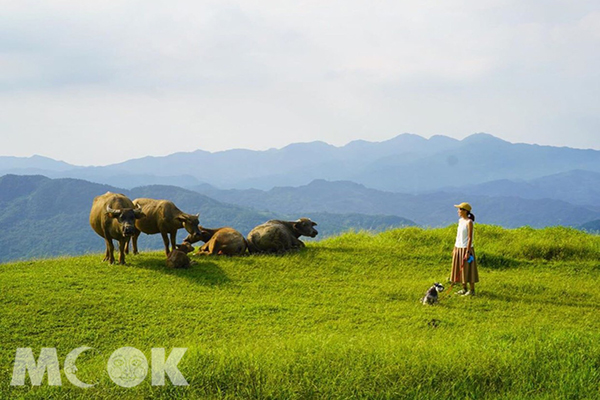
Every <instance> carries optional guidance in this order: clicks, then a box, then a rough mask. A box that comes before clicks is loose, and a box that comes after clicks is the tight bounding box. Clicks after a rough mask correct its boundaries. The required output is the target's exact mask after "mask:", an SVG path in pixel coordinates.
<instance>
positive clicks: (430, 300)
mask: <svg viewBox="0 0 600 400" xmlns="http://www.w3.org/2000/svg"><path fill="white" fill-rule="evenodd" d="M442 291H444V286H443V285H441V284H440V283H437V282H436V283H434V284H433V286H432V287H430V288H429V290H427V292H426V293H425V297H423V298H422V299H421V302H422V303H423V305H427V304H429V305H434V304H435V303H437V302H438V293H439V292H442Z"/></svg>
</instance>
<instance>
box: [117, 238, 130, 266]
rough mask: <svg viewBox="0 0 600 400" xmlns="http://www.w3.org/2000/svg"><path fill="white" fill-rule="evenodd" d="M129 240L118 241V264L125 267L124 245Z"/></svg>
mask: <svg viewBox="0 0 600 400" xmlns="http://www.w3.org/2000/svg"><path fill="white" fill-rule="evenodd" d="M128 242H129V238H126V239H121V240H119V264H122V265H125V245H126V244H127V243H128Z"/></svg>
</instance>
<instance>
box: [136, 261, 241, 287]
mask: <svg viewBox="0 0 600 400" xmlns="http://www.w3.org/2000/svg"><path fill="white" fill-rule="evenodd" d="M191 260H192V265H191V266H190V267H189V268H185V269H183V268H182V269H171V268H167V266H166V258H162V257H160V258H156V257H153V258H148V257H147V256H146V257H144V258H140V259H138V260H137V262H135V263H131V264H128V266H129V267H133V268H142V269H148V270H153V271H156V272H159V273H162V274H165V275H174V276H179V277H182V278H185V279H189V280H191V281H193V282H194V283H197V284H199V285H204V286H216V285H224V284H227V283H229V282H231V279H230V278H229V277H228V276H227V274H226V273H225V271H223V270H222V269H221V267H219V266H218V265H217V264H216V263H214V262H212V261H211V260H210V259H208V258H207V257H192V258H191Z"/></svg>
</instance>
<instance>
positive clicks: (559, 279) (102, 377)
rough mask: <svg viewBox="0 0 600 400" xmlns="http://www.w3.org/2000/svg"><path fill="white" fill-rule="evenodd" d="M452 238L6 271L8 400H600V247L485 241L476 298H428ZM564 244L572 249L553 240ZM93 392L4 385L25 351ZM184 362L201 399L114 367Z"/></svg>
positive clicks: (71, 262)
mask: <svg viewBox="0 0 600 400" xmlns="http://www.w3.org/2000/svg"><path fill="white" fill-rule="evenodd" d="M455 229H456V227H450V228H446V229H435V230H423V229H418V228H405V229H399V230H392V231H387V232H384V233H381V234H378V235H369V234H366V233H358V234H346V235H343V236H340V237H336V238H332V239H329V240H326V241H323V242H319V243H310V244H309V245H308V247H307V249H305V250H304V251H302V252H299V253H295V254H290V255H287V256H285V257H281V256H249V257H241V258H221V257H217V258H207V257H203V258H199V259H198V260H197V262H198V263H197V265H195V266H193V267H192V268H191V269H189V270H167V269H166V268H165V266H164V259H163V255H162V254H160V253H159V252H157V253H145V254H142V255H140V256H137V257H131V262H130V264H129V265H128V266H118V265H113V266H110V265H106V264H104V263H102V262H100V259H101V258H102V255H101V254H92V255H88V256H83V257H77V258H60V259H53V260H44V261H34V262H22V263H13V264H5V265H0V287H2V288H3V290H1V291H0V301H2V304H4V306H5V307H4V309H5V312H3V313H0V343H2V346H1V347H0V382H5V384H4V385H2V386H1V387H0V397H2V398H19V397H26V398H32V399H36V398H39V399H42V398H44V399H45V398H59V397H60V398H83V397H86V398H102V399H103V398H150V397H152V398H160V399H171V398H190V399H191V398H212V399H234V398H273V399H284V398H285V399H289V398H298V399H299V398H332V399H334V398H340V399H341V398H411V399H431V398H443V399H464V398H479V399H497V398H505V399H508V398H539V399H556V398H590V399H591V398H597V396H598V378H599V375H598V360H600V333H599V332H600V322H599V320H598V318H596V316H597V314H598V312H599V311H600V309H599V308H600V307H599V304H600V294H599V293H598V291H597V290H596V286H597V282H598V279H599V278H600V268H598V259H599V258H600V250H599V249H600V238H599V237H597V236H590V235H586V234H583V233H581V232H577V231H574V230H571V229H565V228H552V229H545V230H541V231H536V230H533V229H529V228H522V229H518V230H512V231H508V230H504V229H500V228H497V227H488V226H483V225H479V226H478V227H477V238H478V242H477V244H476V245H477V252H478V257H479V262H480V277H481V282H480V284H479V285H478V295H477V296H475V297H473V298H463V297H459V296H456V295H454V294H447V295H444V297H442V298H441V301H440V304H439V305H438V306H435V307H424V306H422V305H421V304H419V298H420V297H421V296H422V295H423V293H424V292H425V290H426V289H427V288H428V287H429V286H430V285H431V284H432V282H434V281H436V280H439V281H443V279H444V277H446V276H447V274H448V270H449V265H450V252H451V248H452V244H453V239H454V233H455ZM557 238H558V240H557ZM80 346H89V347H92V348H93V350H91V351H89V352H86V353H85V354H83V355H82V356H81V357H80V358H79V360H78V364H77V367H78V372H77V374H78V378H79V379H81V380H82V381H84V382H89V383H96V386H94V387H93V388H90V389H85V390H84V389H79V388H77V387H75V386H73V385H71V384H70V383H69V382H68V381H67V380H66V379H65V377H64V375H63V377H62V381H63V386H61V387H49V386H46V385H45V384H44V385H43V386H41V387H37V388H31V387H30V386H29V381H28V380H27V381H26V382H27V385H26V386H25V387H11V386H9V385H8V382H10V377H11V374H12V368H13V360H14V355H15V349H16V348H17V347H31V348H32V349H33V351H34V353H35V354H36V355H37V354H39V349H40V348H41V347H55V348H56V349H57V352H58V356H59V359H60V360H61V366H62V360H64V357H65V356H66V355H67V354H68V353H69V352H70V351H71V350H72V349H75V348H78V347H80ZM122 346H133V347H135V348H137V349H139V350H140V351H142V352H143V353H144V354H145V356H146V357H147V358H148V359H149V360H150V349H152V348H156V347H163V348H165V349H166V352H167V354H169V353H170V351H171V349H172V348H174V347H183V348H187V349H188V350H187V353H186V354H185V355H184V357H183V358H182V361H181V362H180V363H179V369H180V370H181V372H182V374H183V376H184V377H185V378H186V379H187V380H188V382H189V386H187V387H173V386H172V385H171V383H170V381H169V378H166V381H167V382H166V386H151V385H150V378H146V380H145V382H144V383H143V384H141V385H139V386H137V387H134V388H130V389H126V388H121V387H118V386H116V385H115V384H114V383H113V382H112V381H111V380H110V379H109V377H108V375H107V373H106V365H107V360H108V359H109V357H110V355H111V354H112V352H113V351H115V350H116V349H118V348H120V347H122Z"/></svg>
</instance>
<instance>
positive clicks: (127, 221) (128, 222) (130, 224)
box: [106, 206, 146, 236]
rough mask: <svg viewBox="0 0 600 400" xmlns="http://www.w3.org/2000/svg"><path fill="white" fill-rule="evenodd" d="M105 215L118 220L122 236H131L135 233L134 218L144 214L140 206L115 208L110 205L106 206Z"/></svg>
mask: <svg viewBox="0 0 600 400" xmlns="http://www.w3.org/2000/svg"><path fill="white" fill-rule="evenodd" d="M106 215H108V216H109V217H110V218H116V219H117V221H119V225H120V226H121V231H122V232H123V236H132V235H133V234H134V233H135V220H136V219H139V218H144V217H145V216H146V214H144V213H143V212H142V208H141V207H137V208H123V209H118V210H115V209H113V208H110V206H106Z"/></svg>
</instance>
